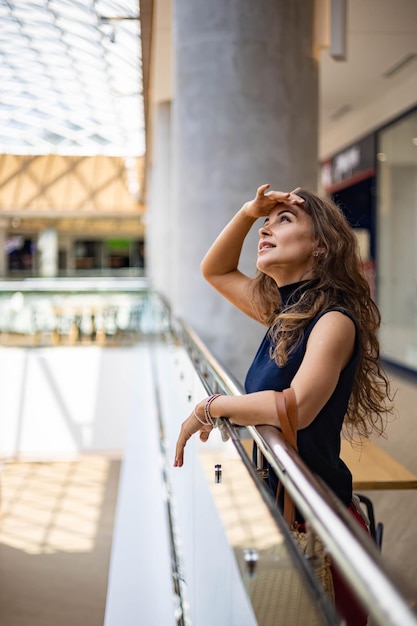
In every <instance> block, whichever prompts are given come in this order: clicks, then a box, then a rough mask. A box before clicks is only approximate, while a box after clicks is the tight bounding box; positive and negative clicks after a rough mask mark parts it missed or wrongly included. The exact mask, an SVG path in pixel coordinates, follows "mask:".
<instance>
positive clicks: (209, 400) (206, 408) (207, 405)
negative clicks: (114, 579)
mask: <svg viewBox="0 0 417 626" xmlns="http://www.w3.org/2000/svg"><path fill="white" fill-rule="evenodd" d="M219 396H220V393H215V394H213V395H212V396H210V397H209V398H207V400H206V403H205V405H204V417H205V418H206V421H205V422H204V421H203V420H202V419H201V418H200V417H198V415H197V411H196V410H195V409H194V417H195V418H196V419H197V420H198V421H199V422H200V424H203V426H212V427H213V428H216V426H217V424H216V421H215V419H214V418H213V417H212V416H211V414H210V405H211V403H212V402H213V400H215V399H216V398H218V397H219Z"/></svg>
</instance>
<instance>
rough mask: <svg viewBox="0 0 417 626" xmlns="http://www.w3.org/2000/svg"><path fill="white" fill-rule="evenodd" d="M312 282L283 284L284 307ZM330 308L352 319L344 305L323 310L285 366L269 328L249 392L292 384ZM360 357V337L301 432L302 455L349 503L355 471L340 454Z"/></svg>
mask: <svg viewBox="0 0 417 626" xmlns="http://www.w3.org/2000/svg"><path fill="white" fill-rule="evenodd" d="M308 283H311V281H302V282H300V283H294V284H293V285H286V286H284V287H281V288H280V289H279V292H280V295H281V299H282V306H283V308H285V306H288V305H289V304H291V303H293V302H295V301H296V300H297V299H298V297H299V296H300V295H301V293H302V289H303V288H305V287H306V286H307V284H308ZM329 311H340V312H341V313H343V314H345V315H347V316H348V317H350V318H351V319H352V317H351V315H350V313H349V312H347V311H346V310H345V309H343V306H341V307H331V308H329V309H326V310H324V311H322V312H321V313H319V314H318V315H317V316H316V317H315V318H313V319H312V320H311V321H310V322H309V323H308V325H307V326H306V328H305V332H304V336H303V339H302V341H301V343H300V345H299V346H298V347H297V348H296V349H295V351H294V352H293V353H292V354H291V355H290V357H289V358H288V361H287V363H286V364H285V365H284V366H283V367H279V366H278V365H277V364H276V363H275V361H273V360H272V359H271V357H270V350H271V345H272V343H271V339H270V336H269V331H268V332H267V333H266V335H265V337H264V339H263V340H262V343H261V345H260V346H259V349H258V352H257V353H256V355H255V358H254V360H253V362H252V364H251V366H250V368H249V370H248V373H247V376H246V380H245V390H246V392H247V393H253V392H255V391H266V390H269V389H273V390H274V391H282V390H283V389H286V388H287V387H289V386H290V384H291V381H292V379H293V378H294V376H295V374H296V373H297V371H298V368H299V367H300V365H301V362H302V360H303V357H304V354H305V351H306V345H307V341H308V338H309V336H310V333H311V331H312V330H313V328H314V326H315V324H316V323H317V322H318V320H319V319H320V318H321V317H322V316H323V315H324V314H325V313H328V312H329ZM354 321H355V320H353V322H354ZM358 361H359V346H358V340H357V338H356V341H355V349H354V352H353V355H352V357H351V359H350V361H349V363H348V364H347V366H346V367H345V368H344V369H343V370H342V372H341V374H340V377H339V380H338V383H337V386H336V389H335V390H334V392H333V394H332V396H331V397H330V399H329V400H328V402H327V403H326V404H325V406H324V407H323V408H322V410H321V411H320V412H319V413H318V415H317V416H316V418H315V419H314V420H313V422H312V423H311V424H310V425H309V426H307V427H306V428H303V429H302V430H299V431H298V433H297V445H298V452H299V454H300V456H301V458H302V459H303V460H304V462H305V463H306V465H307V466H308V467H309V469H310V470H311V471H312V472H314V473H315V474H317V475H318V476H320V477H321V478H322V479H323V480H324V482H325V483H327V485H328V486H329V487H330V488H331V489H332V490H333V491H334V492H335V493H336V495H337V496H338V497H339V498H340V500H341V501H342V502H343V503H344V504H345V505H346V506H349V504H350V502H351V499H352V475H351V473H350V471H349V469H348V468H347V466H346V465H345V464H344V462H343V461H342V460H341V459H340V456H339V455H340V433H341V429H342V424H343V419H344V417H345V414H346V410H347V406H348V402H349V397H350V394H351V392H352V387H353V382H354V378H355V373H356V368H357V365H358ZM269 470H270V471H269V476H270V478H269V483H270V487H271V490H272V491H273V493H276V488H277V477H276V475H275V474H274V472H272V471H271V468H269Z"/></svg>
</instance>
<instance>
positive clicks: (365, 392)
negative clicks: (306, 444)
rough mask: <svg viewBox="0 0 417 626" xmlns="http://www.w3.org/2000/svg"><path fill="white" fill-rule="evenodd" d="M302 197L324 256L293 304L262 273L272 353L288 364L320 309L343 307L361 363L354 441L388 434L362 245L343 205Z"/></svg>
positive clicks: (350, 417)
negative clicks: (354, 328) (353, 325)
mask: <svg viewBox="0 0 417 626" xmlns="http://www.w3.org/2000/svg"><path fill="white" fill-rule="evenodd" d="M297 195H298V196H300V197H301V198H303V199H304V200H305V203H304V204H303V205H302V207H301V208H302V209H303V210H305V211H306V213H307V214H308V215H309V216H310V218H311V221H312V229H313V238H314V240H315V242H316V249H317V250H319V251H320V253H319V255H318V256H316V257H315V256H312V261H313V263H314V269H313V271H314V278H315V280H314V281H312V283H311V287H310V288H309V289H306V290H303V291H302V292H300V293H301V296H300V298H299V299H298V300H296V301H295V302H294V303H293V304H291V305H290V306H288V307H286V308H285V310H284V311H283V310H282V309H281V302H280V301H279V293H278V292H277V285H276V282H275V281H274V279H273V278H271V277H270V276H268V275H266V274H264V273H263V272H258V274H257V276H256V278H255V279H254V286H253V296H254V306H255V308H256V310H257V312H258V314H260V315H262V317H263V319H264V321H265V323H266V324H267V325H268V326H269V327H270V333H271V337H272V340H273V344H274V346H275V347H274V349H273V351H272V353H271V357H272V358H273V359H274V360H275V362H276V363H277V364H278V365H279V366H282V365H284V364H285V363H286V362H287V360H288V357H289V356H290V354H291V353H292V352H293V351H294V350H295V349H296V347H297V346H298V345H299V344H300V342H301V341H302V339H303V334H304V330H305V328H306V325H307V324H308V321H309V320H312V319H313V318H314V317H315V316H316V315H317V314H318V313H319V312H320V311H323V310H325V309H328V308H330V307H333V306H343V308H344V309H346V310H347V311H349V312H350V313H351V315H352V317H353V319H354V320H355V322H356V325H357V336H358V342H359V363H358V368H357V372H356V376H355V381H354V385H353V389H352V394H351V397H350V401H349V406H348V410H347V413H346V416H345V420H344V430H345V432H346V434H347V436H348V437H349V438H350V439H352V440H353V439H354V438H355V435H359V437H360V439H362V438H368V437H369V435H370V434H371V433H376V434H379V435H381V434H383V433H384V430H385V426H386V421H387V419H386V418H387V416H388V414H389V413H392V397H391V394H390V384H389V380H388V377H387V375H386V374H385V372H384V370H383V368H382V366H381V363H380V352H379V341H378V337H377V330H378V328H379V326H380V323H381V315H380V312H379V309H378V307H377V306H376V304H375V302H374V301H373V299H372V297H371V292H370V288H369V284H368V281H367V280H366V278H365V276H364V275H363V273H362V271H361V264H360V257H359V253H358V244H357V240H356V237H355V235H354V233H353V230H352V228H351V227H350V225H349V224H348V222H347V220H346V218H345V216H344V215H343V213H342V211H341V210H340V208H339V207H338V206H337V205H336V204H334V203H333V202H331V201H329V200H325V199H322V198H320V197H318V196H316V195H315V194H313V193H311V192H309V191H306V190H304V189H298V190H297Z"/></svg>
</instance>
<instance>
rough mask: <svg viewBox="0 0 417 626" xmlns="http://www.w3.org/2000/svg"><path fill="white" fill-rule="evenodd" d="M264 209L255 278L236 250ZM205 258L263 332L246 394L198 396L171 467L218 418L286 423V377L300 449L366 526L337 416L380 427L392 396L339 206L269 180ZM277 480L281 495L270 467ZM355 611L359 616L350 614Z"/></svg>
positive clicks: (355, 426)
mask: <svg viewBox="0 0 417 626" xmlns="http://www.w3.org/2000/svg"><path fill="white" fill-rule="evenodd" d="M262 217H263V218H264V223H263V225H262V226H261V228H260V229H259V244H258V258H257V269H258V274H257V276H256V277H255V278H250V277H248V276H246V275H244V274H243V273H241V272H240V271H239V269H238V263H239V257H240V253H241V249H242V245H243V242H244V240H245V237H246V235H247V234H248V232H249V230H250V229H251V227H252V226H253V224H254V222H255V221H256V220H257V219H259V218H262ZM201 268H202V273H203V276H204V277H205V278H206V280H207V281H208V282H209V283H210V284H211V285H212V286H213V287H214V288H215V289H216V290H217V291H219V292H220V293H221V294H222V295H223V296H224V297H225V298H227V299H228V300H229V301H230V302H231V303H232V304H234V305H235V306H236V307H237V308H238V309H240V310H241V311H242V312H243V313H245V314H247V315H249V316H250V317H252V318H254V319H255V320H257V321H259V322H260V323H262V324H264V325H265V326H266V327H267V328H268V330H267V332H266V335H265V337H264V339H263V341H262V343H261V345H260V347H259V350H258V352H257V354H256V356H255V358H254V361H253V363H252V365H251V367H250V368H249V371H248V374H247V377H246V381H245V390H246V392H247V393H246V395H243V396H226V395H220V396H212V397H210V398H207V399H204V400H202V401H201V402H199V403H198V404H197V406H196V407H195V410H194V411H193V413H192V414H191V415H190V416H189V417H188V419H187V420H186V421H185V422H184V423H183V425H182V427H181V432H180V435H179V438H178V441H177V448H176V455H175V462H174V465H175V466H176V467H181V466H182V465H183V460H184V447H185V445H186V443H187V441H188V439H189V438H190V437H191V436H192V435H193V434H194V433H196V432H198V431H200V439H201V440H203V441H206V440H207V438H208V437H209V434H210V432H211V430H212V427H213V426H212V421H213V419H214V418H217V417H227V418H229V419H230V420H231V421H232V422H234V423H236V424H240V425H258V424H272V425H273V426H277V427H279V426H280V423H279V415H278V414H277V410H276V403H275V394H276V393H280V392H282V391H283V390H284V389H286V388H288V387H291V388H292V389H293V390H294V393H295V396H296V401H297V408H298V431H297V444H298V451H299V454H300V456H301V457H302V458H303V460H304V461H305V463H306V464H307V465H308V467H309V468H310V469H311V470H312V471H313V472H314V473H316V474H318V475H319V476H320V477H321V478H322V479H323V480H324V481H325V482H326V483H327V484H328V485H329V487H330V488H331V489H332V490H333V491H334V492H335V493H336V495H337V496H338V497H339V498H340V500H341V501H342V502H343V503H344V504H345V505H346V507H348V508H349V509H350V511H351V512H352V514H353V515H355V517H357V518H358V521H359V523H362V524H364V522H363V520H362V518H361V517H360V516H359V514H358V513H357V511H356V509H355V507H354V506H353V505H352V476H351V473H350V471H349V469H348V468H347V467H346V465H345V464H344V463H343V461H342V460H341V459H340V456H339V455H340V434H341V430H342V426H345V427H346V430H347V432H349V433H350V434H351V435H353V434H354V433H358V434H359V435H360V436H362V437H368V436H369V435H370V434H371V433H372V432H377V433H379V434H381V433H382V432H383V430H384V424H385V416H386V413H387V412H389V411H390V410H391V409H390V406H389V405H388V403H387V401H388V400H389V399H390V394H389V381H388V379H387V377H386V375H385V373H384V371H383V370H382V368H381V365H380V362H379V344H378V339H377V336H376V331H377V329H378V327H379V324H380V314H379V311H378V309H377V307H376V305H375V303H374V302H373V300H372V298H371V295H370V289H369V286H368V283H367V281H366V279H365V278H364V276H363V275H362V273H361V271H360V263H359V256H358V252H357V243H356V238H355V235H354V233H353V231H352V229H351V227H350V226H349V224H348V223H347V221H346V219H345V217H344V216H343V214H342V212H341V211H340V209H339V208H338V207H337V206H336V205H335V204H333V203H332V202H329V201H327V200H324V199H321V198H319V197H318V196H316V195H315V194H312V193H310V192H308V191H306V190H303V189H297V190H295V191H294V192H291V193H283V192H280V191H269V185H262V186H261V187H259V189H258V190H257V193H256V197H255V198H254V199H253V200H251V201H249V202H246V203H245V204H244V205H243V207H242V208H241V209H240V211H238V213H237V214H236V215H235V216H234V217H233V219H232V220H231V221H230V223H229V224H228V225H227V226H226V228H225V229H224V230H223V231H222V232H221V234H220V235H219V237H218V238H217V239H216V241H215V242H214V243H213V245H212V246H211V248H210V249H209V251H208V253H207V254H206V256H205V258H204V259H203V262H202V265H201ZM270 474H271V472H270ZM274 479H275V480H274ZM271 489H273V491H274V493H275V490H276V477H275V476H274V475H273V476H272V483H271ZM334 582H335V595H336V605H337V606H338V608H339V609H340V610H341V612H342V614H343V616H344V617H345V618H347V620H348V624H355V626H360V625H361V624H362V623H363V624H366V616H363V615H360V614H359V613H358V612H356V607H354V603H352V602H351V599H349V600H348V602H347V605H348V606H342V604H341V603H342V601H343V598H342V596H344V599H345V600H346V594H344V592H343V590H342V589H341V590H338V584H339V583H338V580H337V576H336V575H335V576H334ZM349 609H350V610H351V611H352V610H353V614H352V615H349V614H346V612H347V611H348V610H349ZM358 610H359V609H358Z"/></svg>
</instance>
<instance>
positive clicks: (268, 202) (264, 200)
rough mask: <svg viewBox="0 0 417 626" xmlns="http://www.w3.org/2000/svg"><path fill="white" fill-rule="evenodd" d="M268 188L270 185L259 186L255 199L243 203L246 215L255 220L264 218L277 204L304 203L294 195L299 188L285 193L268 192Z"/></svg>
mask: <svg viewBox="0 0 417 626" xmlns="http://www.w3.org/2000/svg"><path fill="white" fill-rule="evenodd" d="M269 187H270V185H261V186H260V187H258V189H257V191H256V196H255V198H254V199H253V200H249V202H246V203H245V205H244V207H245V210H246V212H247V214H248V215H250V216H251V217H255V218H258V217H266V216H268V215H269V214H270V212H271V211H272V209H273V208H274V207H276V206H277V204H281V203H283V202H286V203H288V204H303V203H304V200H303V198H301V197H300V196H297V194H296V193H295V192H296V191H297V190H298V189H299V188H297V189H294V191H289V192H285V191H273V190H269Z"/></svg>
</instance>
